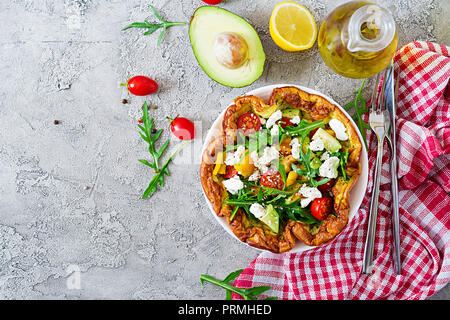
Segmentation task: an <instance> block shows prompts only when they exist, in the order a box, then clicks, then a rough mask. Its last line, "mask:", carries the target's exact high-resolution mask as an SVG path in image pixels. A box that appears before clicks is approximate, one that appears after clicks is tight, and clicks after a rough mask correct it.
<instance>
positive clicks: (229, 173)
mask: <svg viewBox="0 0 450 320" xmlns="http://www.w3.org/2000/svg"><path fill="white" fill-rule="evenodd" d="M237 174H238V172H237V170H236V169H235V168H234V166H227V168H226V170H225V174H224V175H223V177H224V178H225V179H230V178H233V177H234V176H235V175H237Z"/></svg>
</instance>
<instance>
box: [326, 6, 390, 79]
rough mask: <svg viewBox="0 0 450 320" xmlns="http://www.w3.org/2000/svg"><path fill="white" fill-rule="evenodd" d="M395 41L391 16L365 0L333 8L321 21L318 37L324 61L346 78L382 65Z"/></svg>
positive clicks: (377, 69)
mask: <svg viewBox="0 0 450 320" xmlns="http://www.w3.org/2000/svg"><path fill="white" fill-rule="evenodd" d="M397 43H398V36H397V30H396V26H395V22H394V19H393V17H392V15H391V14H390V13H389V11H388V10H386V9H384V8H382V7H380V6H378V5H376V4H373V3H371V2H366V1H351V2H347V3H345V4H343V5H341V6H339V7H337V8H335V9H334V10H333V11H332V12H331V13H330V14H329V15H328V17H327V18H326V19H325V21H324V22H323V23H322V25H321V27H320V31H319V37H318V44H319V50H320V54H321V55H322V59H323V60H324V62H325V63H326V64H327V66H328V67H330V68H331V69H332V70H333V71H335V72H336V73H338V74H340V75H342V76H344V77H348V78H368V77H371V76H373V75H375V74H377V73H378V72H380V71H381V70H383V69H384V68H386V67H387V65H388V64H389V63H390V61H391V60H392V57H393V56H394V53H395V51H396V49H397Z"/></svg>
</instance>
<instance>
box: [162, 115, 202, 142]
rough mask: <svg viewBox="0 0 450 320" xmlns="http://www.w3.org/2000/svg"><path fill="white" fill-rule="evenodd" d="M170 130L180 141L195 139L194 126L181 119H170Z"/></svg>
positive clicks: (189, 121)
mask: <svg viewBox="0 0 450 320" xmlns="http://www.w3.org/2000/svg"><path fill="white" fill-rule="evenodd" d="M168 119H169V120H170V130H171V131H172V133H173V134H174V135H175V137H177V138H178V139H181V140H192V139H194V137H195V126H194V123H193V122H192V121H191V120H189V119H187V118H183V117H176V118H175V119H170V118H168Z"/></svg>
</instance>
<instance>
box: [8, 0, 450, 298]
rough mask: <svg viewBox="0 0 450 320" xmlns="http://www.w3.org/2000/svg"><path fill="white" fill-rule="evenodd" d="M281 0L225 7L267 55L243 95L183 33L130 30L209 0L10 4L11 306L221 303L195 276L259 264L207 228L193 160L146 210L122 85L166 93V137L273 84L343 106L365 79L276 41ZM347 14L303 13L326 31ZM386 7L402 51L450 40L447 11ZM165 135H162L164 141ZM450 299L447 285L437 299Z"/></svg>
mask: <svg viewBox="0 0 450 320" xmlns="http://www.w3.org/2000/svg"><path fill="white" fill-rule="evenodd" d="M277 2H278V1H265V0H264V1H263V0H252V1H251V0H233V1H230V2H228V3H224V4H223V7H224V8H226V9H229V10H231V11H233V12H236V13H238V14H240V15H241V16H243V17H245V18H247V19H248V20H249V21H250V22H251V23H252V24H253V25H254V26H255V28H256V30H257V32H258V33H259V35H260V37H261V40H262V42H263V46H264V49H265V51H266V55H267V62H266V66H265V71H264V74H263V75H262V77H261V78H260V79H259V80H258V81H257V82H255V83H254V84H253V85H251V86H250V87H249V88H243V89H231V88H227V87H223V86H221V85H219V84H217V83H215V82H213V81H212V80H210V79H209V78H208V77H207V76H206V75H205V74H204V73H203V71H202V70H201V69H200V68H199V66H198V64H197V62H196V60H195V58H194V56H193V54H192V50H191V48H190V44H189V40H188V36H187V32H188V27H187V25H186V26H183V27H175V28H172V29H170V30H169V31H168V32H167V35H166V37H165V39H164V40H163V42H162V44H161V45H160V46H159V47H156V38H157V36H156V35H154V36H147V37H145V36H142V32H140V31H138V30H129V31H124V32H121V31H120V29H121V27H123V26H125V25H126V24H128V23H129V22H132V21H142V20H143V19H145V18H147V17H148V16H149V11H148V10H147V4H149V3H153V4H154V6H155V7H156V8H158V10H159V11H160V13H161V14H162V15H163V17H166V18H167V19H168V20H170V21H189V17H190V16H191V15H192V13H193V11H194V10H195V8H197V7H199V6H200V5H202V2H201V1H200V0H184V1H173V0H171V1H169V0H167V1H159V0H158V1H156V0H154V1H150V0H142V1H137V0H135V1H120V0H99V1H95V0H65V1H53V0H34V1H33V0H12V1H1V2H0V26H1V30H2V32H1V33H0V46H1V50H0V61H1V62H0V77H1V83H2V85H1V87H0V97H1V99H0V298H1V299H17V298H19V299H20V298H25V299H55V298H57V299H59V298H62V299H78V298H82V299H104V298H110V299H158V298H160V299H191V298H198V299H206V298H209V299H222V298H223V297H224V292H223V291H222V290H220V289H218V288H216V287H213V286H210V285H207V286H206V287H205V288H202V287H201V285H200V282H199V276H200V274H202V273H208V274H211V275H214V276H217V277H223V276H225V275H226V274H228V273H229V272H230V271H233V270H236V269H239V268H243V267H245V266H247V265H248V263H249V262H250V261H251V260H253V258H255V257H256V255H257V252H256V251H255V250H253V249H251V248H248V247H246V246H244V245H241V244H239V243H238V242H237V241H235V240H233V239H232V238H231V237H229V236H228V235H227V234H226V233H225V232H224V230H223V229H222V228H221V227H220V226H219V225H218V224H217V223H216V221H215V220H214V218H213V217H212V216H211V214H210V212H209V211H208V209H207V206H206V204H205V201H204V198H203V195H202V191H201V186H200V183H199V177H198V161H197V160H198V157H195V160H196V161H194V163H192V164H190V165H189V164H173V165H172V166H171V167H170V170H171V172H172V176H171V177H169V178H167V179H166V182H167V185H166V187H164V189H163V190H160V191H158V192H157V193H156V194H155V195H154V196H153V197H152V198H150V199H147V200H141V199H140V195H141V194H142V192H143V190H144V189H145V187H146V185H147V183H148V182H149V179H150V177H151V176H152V172H151V171H150V170H149V169H148V168H147V167H145V166H143V165H141V164H140V163H139V162H138V161H137V159H138V158H143V157H146V156H147V154H146V147H145V145H144V143H143V141H141V140H140V138H139V136H138V133H137V127H136V119H137V118H138V117H139V115H140V106H141V105H142V103H143V101H144V98H137V97H129V101H130V103H129V104H126V105H123V104H122V103H121V99H122V98H124V97H126V96H127V93H126V92H125V91H124V90H123V88H121V87H119V82H121V81H122V82H123V81H125V80H126V79H127V78H128V77H130V76H132V75H136V74H146V75H149V76H151V77H152V78H154V79H155V80H156V81H157V82H158V83H159V85H160V90H159V91H158V93H157V94H155V95H152V96H149V97H147V98H146V100H147V101H148V102H149V103H151V104H152V105H153V104H154V105H157V106H158V109H157V110H154V111H152V114H153V115H154V116H155V118H156V119H157V120H156V121H157V125H158V126H159V127H162V128H167V125H168V122H167V120H165V116H167V115H172V116H174V115H176V114H181V115H186V116H188V117H190V118H191V119H194V120H196V121H200V123H198V126H199V127H200V126H202V127H203V128H204V129H207V128H208V127H209V126H210V125H211V123H212V122H213V120H214V119H215V118H216V116H217V115H218V114H219V112H220V111H221V110H222V108H223V107H224V106H225V105H227V104H228V103H229V102H230V101H231V100H232V99H233V98H234V97H236V96H238V95H241V94H243V93H244V92H245V91H248V90H250V89H253V88H256V87H259V86H263V85H265V84H274V83H298V84H301V85H305V86H308V87H311V88H315V89H317V90H320V91H322V92H324V93H326V94H328V95H330V96H332V97H333V98H334V99H335V100H337V101H338V102H341V103H344V102H346V101H347V100H348V99H349V98H350V97H351V96H352V92H353V91H354V90H355V89H356V88H357V87H359V85H360V83H361V82H360V80H349V79H344V78H341V77H340V76H338V75H336V74H333V73H332V72H331V71H330V70H328V69H327V68H326V67H325V65H324V64H323V62H322V61H321V58H320V55H319V54H318V50H317V44H316V45H315V46H314V47H313V48H312V49H310V50H308V51H305V52H300V53H287V52H283V51H282V50H281V49H279V48H278V47H277V46H276V45H275V44H274V43H273V42H272V40H271V38H270V35H269V30H268V19H269V16H270V13H271V11H272V9H273V7H274V6H275V4H276V3H277ZM344 2H345V1H342V0H340V1H332V0H329V1H325V0H320V1H314V0H304V1H301V3H303V4H304V5H305V6H306V7H308V8H309V9H310V10H311V12H312V13H313V14H314V16H315V18H316V21H317V23H318V26H319V25H320V23H321V22H322V21H323V19H324V17H325V16H326V14H327V13H328V12H329V11H331V9H332V8H334V7H335V6H336V5H337V4H341V3H344ZM379 3H381V4H382V5H384V6H386V7H388V8H389V9H390V10H392V11H393V12H394V14H395V17H396V20H397V22H398V26H399V36H400V43H401V44H404V43H406V42H408V41H412V40H429V41H437V42H440V43H443V44H447V45H449V44H450V31H449V25H448V18H449V16H450V2H449V1H448V0H441V1H437V0H435V1H434V0H399V1H380V2H379ZM366 92H367V90H366ZM54 119H58V120H60V121H61V124H60V125H54V124H53V120H54ZM200 124H201V125H200ZM205 131H206V130H203V135H204V134H205V133H206V132H205ZM169 136H170V135H169V131H168V130H165V133H164V135H163V138H167V137H169ZM198 140H199V141H200V142H201V137H200V135H199V139H198ZM175 145H176V141H173V142H172V144H171V146H172V147H173V146H175ZM87 186H88V187H90V189H87V188H86V187H87ZM73 267H75V268H79V270H80V271H81V289H79V290H70V289H68V287H67V281H68V279H69V280H70V279H71V278H70V277H68V275H69V273H70V272H71V270H73V269H71V268H73ZM449 292H450V290H449V287H448V286H447V288H445V289H444V290H442V291H441V292H440V293H438V294H437V295H435V296H434V298H437V299H446V298H449Z"/></svg>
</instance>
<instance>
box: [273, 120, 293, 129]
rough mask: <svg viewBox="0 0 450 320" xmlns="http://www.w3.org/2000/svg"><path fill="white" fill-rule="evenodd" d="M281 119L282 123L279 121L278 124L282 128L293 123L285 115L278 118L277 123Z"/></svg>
mask: <svg viewBox="0 0 450 320" xmlns="http://www.w3.org/2000/svg"><path fill="white" fill-rule="evenodd" d="M279 121H281V122H283V123H280V126H281V127H282V128H283V129H284V128H286V127H287V126H293V125H294V124H293V123H292V122H291V119H289V118H287V117H283V118H281V119H280V120H278V121H277V123H278V122H279Z"/></svg>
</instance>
